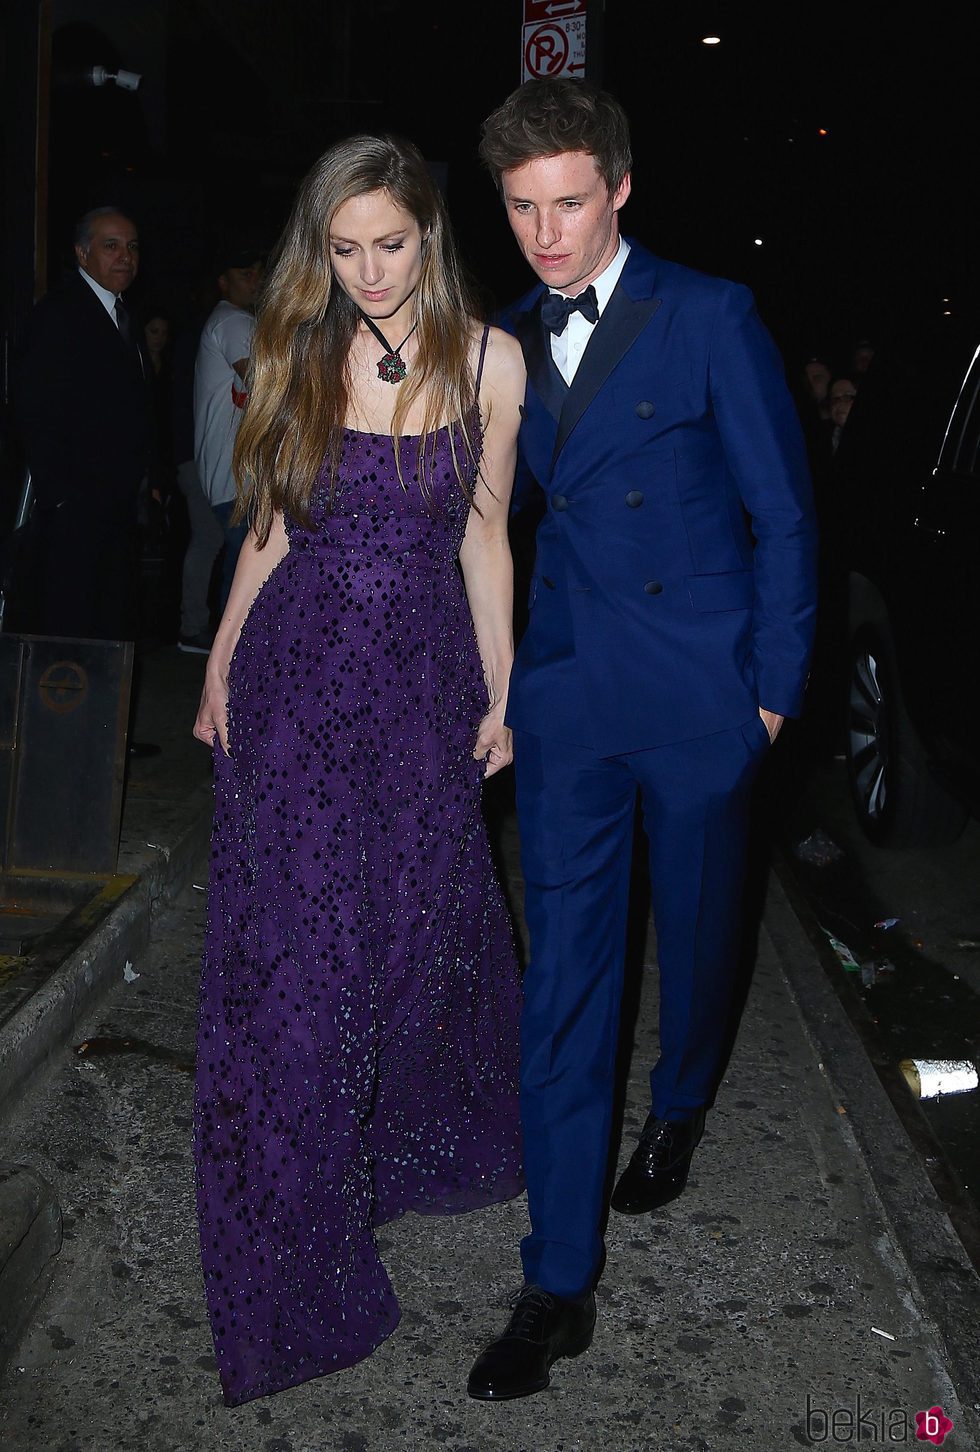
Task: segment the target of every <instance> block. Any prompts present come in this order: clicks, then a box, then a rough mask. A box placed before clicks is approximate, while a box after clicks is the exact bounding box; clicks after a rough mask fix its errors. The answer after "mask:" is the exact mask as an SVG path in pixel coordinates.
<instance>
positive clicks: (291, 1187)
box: [195, 429, 521, 1405]
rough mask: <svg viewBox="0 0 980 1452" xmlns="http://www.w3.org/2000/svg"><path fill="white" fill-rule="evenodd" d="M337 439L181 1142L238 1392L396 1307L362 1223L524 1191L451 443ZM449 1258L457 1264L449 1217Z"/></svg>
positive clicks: (243, 718) (224, 893) (236, 863)
mask: <svg viewBox="0 0 980 1452" xmlns="http://www.w3.org/2000/svg"><path fill="white" fill-rule="evenodd" d="M432 442H434V446H435V460H436V467H435V469H434V471H433V476H432V477H433V484H432V493H433V496H434V499H433V506H434V507H433V508H431V509H430V508H429V507H428V506H427V505H426V503H425V501H424V499H423V497H422V494H421V492H420V490H419V486H418V481H417V478H416V453H417V440H415V439H403V440H402V442H401V445H400V447H401V448H402V450H403V455H402V458H403V475H404V478H405V482H406V486H407V487H405V488H403V487H402V486H401V484H400V483H399V480H398V477H397V474H396V470H395V464H394V452H393V450H394V444H393V442H392V440H391V439H390V438H388V437H384V436H380V437H379V436H374V435H366V434H359V433H353V432H348V434H347V436H346V441H345V450H344V463H343V469H342V476H341V485H340V490H339V496H338V501H337V505H336V507H335V511H334V512H333V513H329V512H328V511H327V509H326V508H325V494H326V490H325V485H324V481H323V478H322V477H321V480H320V488H321V491H322V492H321V497H320V499H319V502H318V505H317V507H315V509H314V512H313V528H312V529H310V530H305V529H300V528H299V527H298V526H297V525H295V524H292V525H291V526H290V528H289V539H290V548H289V553H288V554H287V556H286V557H285V559H283V560H282V562H281V563H280V564H279V565H277V566H276V568H275V569H274V570H273V572H272V574H271V575H270V577H269V579H268V580H267V581H266V583H265V585H264V586H263V587H262V589H261V590H260V592H259V594H258V597H257V598H256V600H255V602H254V604H253V606H252V608H251V611H250V612H249V615H248V618H247V619H246V621H245V625H244V628H243V630H242V634H241V638H240V640H239V643H238V646H237V648H236V650H235V654H234V657H233V661H232V666H231V673H230V682H229V685H230V700H229V722H230V733H231V743H232V752H233V759H231V760H229V759H227V758H226V757H225V755H224V753H223V752H222V751H221V749H220V747H219V748H218V749H217V750H216V753H215V760H216V767H215V790H216V812H215V823H214V836H213V843H212V863H211V879H210V896H209V905H208V906H209V912H208V935H207V947H206V953H205V967H204V981H203V989H202V1001H201V1020H200V1038H199V1051H198V1070H197V1109H196V1116H195V1149H196V1157H197V1197H198V1213H199V1217H200V1228H201V1247H202V1258H203V1264H204V1277H205V1285H206V1292H207V1301H208V1309H209V1314H210V1317H211V1325H212V1330H213V1333H214V1342H215V1348H216V1353H217V1360H218V1368H219V1371H220V1374H221V1381H222V1386H223V1388H224V1394H225V1400H226V1401H227V1402H228V1403H229V1404H232V1405H235V1404H237V1403H239V1402H243V1401H247V1400H249V1399H251V1398H252V1397H257V1396H263V1395H265V1394H267V1393H269V1392H275V1391H278V1390H280V1389H281V1388H283V1387H287V1386H291V1385H294V1384H295V1383H297V1382H301V1381H305V1380H306V1379H307V1378H309V1377H314V1376H319V1375H321V1374H322V1373H324V1372H329V1371H336V1370H338V1369H339V1368H341V1367H345V1366H349V1365H351V1364H352V1363H353V1362H356V1361H358V1360H360V1359H361V1358H362V1357H364V1356H366V1355H367V1354H368V1353H369V1352H370V1351H372V1350H373V1349H374V1347H376V1346H377V1345H378V1343H379V1342H380V1341H382V1340H383V1339H384V1338H385V1337H386V1336H387V1335H389V1334H390V1332H391V1331H392V1330H393V1328H394V1326H395V1325H396V1323H397V1320H398V1306H397V1303H396V1301H395V1297H394V1294H393V1292H392V1288H391V1285H390V1283H389V1280H388V1277H387V1275H386V1273H385V1269H384V1266H383V1265H382V1264H381V1261H380V1259H379V1257H378V1252H377V1249H376V1247H375V1241H374V1235H373V1231H372V1227H373V1226H376V1225H379V1224H381V1223H383V1222H384V1221H387V1220H391V1219H393V1218H394V1217H395V1216H398V1215H401V1214H402V1213H403V1212H404V1211H405V1210H416V1211H419V1212H421V1213H422V1214H451V1213H454V1212H457V1211H462V1210H470V1209H473V1208H475V1207H477V1206H480V1205H486V1204H488V1203H490V1202H492V1201H497V1200H503V1199H507V1198H509V1197H511V1196H513V1195H514V1194H516V1193H517V1192H518V1191H519V1189H520V1187H521V1170H520V1145H519V1128H518V1122H519V1121H518V1106H517V1019H518V1008H519V982H518V971H517V964H516V959H515V952H514V946H513V940H512V936H511V932H510V925H509V920H508V918H507V914H506V910H505V906H504V901H503V898H502V894H501V891H500V887H499V885H498V883H497V881H496V878H495V876H494V871H493V868H492V865H491V860H490V855H489V851H488V844H487V839H486V834H485V831H484V827H483V822H482V818H481V813H480V782H481V778H482V767H481V765H480V764H479V763H477V762H476V761H474V760H473V758H472V750H473V745H474V742H475V739H476V730H477V725H478V722H479V720H480V717H481V715H482V714H483V711H484V710H485V709H486V689H485V686H484V683H483V674H482V670H481V666H480V660H479V657H478V654H477V649H476V642H475V638H474V634H473V626H472V622H471V619H470V614H469V609H468V606H467V602H466V596H465V591H464V588H463V584H462V581H461V579H460V576H459V574H458V571H457V567H456V556H457V553H458V550H459V546H460V543H461V541H462V537H463V530H464V527H465V524H466V517H467V513H468V504H467V502H466V500H465V499H464V498H463V496H462V495H461V493H460V491H459V488H458V486H457V484H456V483H455V479H454V476H453V469H452V460H451V454H450V443H449V432H448V430H446V429H443V430H440V431H439V432H438V433H437V434H436V435H434V436H433V440H432ZM460 1254H461V1256H463V1255H465V1242H464V1236H463V1232H461V1235H460Z"/></svg>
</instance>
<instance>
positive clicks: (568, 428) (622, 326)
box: [551, 282, 660, 468]
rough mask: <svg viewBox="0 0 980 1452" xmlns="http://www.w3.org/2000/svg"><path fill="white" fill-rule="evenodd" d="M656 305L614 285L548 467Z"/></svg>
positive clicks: (572, 390) (576, 379)
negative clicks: (630, 294) (632, 296)
mask: <svg viewBox="0 0 980 1452" xmlns="http://www.w3.org/2000/svg"><path fill="white" fill-rule="evenodd" d="M659 306H660V298H658V297H641V298H638V299H636V300H635V301H634V300H633V299H632V298H631V297H630V296H629V295H628V294H627V293H626V292H625V291H624V289H623V286H622V283H621V282H620V283H618V284H617V286H616V287H615V288H614V290H613V295H612V297H611V298H610V299H609V301H608V303H607V304H606V306H605V308H604V309H603V313H602V316H601V318H600V319H599V321H598V322H597V323H596V325H595V329H594V331H593V334H592V337H591V338H590V339H589V343H588V346H587V348H586V350H585V352H584V353H583V354H582V361H581V363H580V364H579V365H578V369H577V370H576V373H575V377H574V378H573V379H572V386H571V388H570V389H569V390H568V395H567V397H566V399H565V406H564V408H563V409H562V411H561V418H560V419H559V421H558V436H557V438H556V439H555V451H554V454H553V455H552V459H551V463H552V468H553V467H554V464H555V460H556V459H557V458H558V455H559V453H560V452H561V450H562V448H563V446H564V444H565V441H566V440H567V438H568V436H569V434H570V433H571V432H572V430H573V429H574V427H575V425H576V424H577V423H578V421H579V419H580V418H581V417H582V415H583V413H584V412H585V410H586V409H587V408H588V406H589V404H590V403H591V402H592V400H593V399H594V398H595V396H596V394H597V393H598V392H599V389H600V388H601V387H602V385H603V384H604V383H605V381H606V379H607V378H608V377H609V375H610V373H611V372H612V370H613V369H614V368H615V366H616V364H617V363H618V362H619V360H620V359H621V358H622V357H623V355H624V353H626V351H627V350H628V349H629V348H631V347H632V346H633V344H634V343H635V342H636V339H637V338H638V337H639V335H640V333H642V331H643V329H644V328H645V327H646V325H647V323H648V322H649V321H650V319H651V318H652V317H653V315H654V313H655V312H656V311H657V309H658V308H659Z"/></svg>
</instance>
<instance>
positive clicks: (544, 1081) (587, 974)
mask: <svg viewBox="0 0 980 1452" xmlns="http://www.w3.org/2000/svg"><path fill="white" fill-rule="evenodd" d="M768 749H769V736H768V732H767V730H766V727H765V725H764V724H763V722H762V720H761V719H760V718H759V717H758V716H755V717H753V718H752V719H751V720H749V721H748V722H746V723H745V724H743V725H741V726H737V727H735V728H733V729H731V730H727V731H720V732H716V733H714V734H712V735H710V736H704V737H700V738H698V739H696V740H692V741H680V742H674V743H671V744H669V745H665V746H659V747H656V748H655V749H652V750H648V751H636V752H630V753H628V754H626V755H623V756H617V757H600V756H597V755H596V754H595V752H594V751H591V750H590V749H588V748H586V747H582V746H578V745H572V744H570V743H568V742H562V741H553V740H550V739H544V738H542V737H539V736H533V735H530V734H529V733H527V732H522V731H519V732H515V764H516V772H517V810H518V821H519V825H520V834H521V864H522V872H523V877H524V883H525V917H526V921H527V926H528V932H529V936H530V950H531V951H530V963H529V966H528V969H527V972H526V974H525V977H524V1013H523V1019H522V1031H521V1058H522V1066H521V1103H522V1116H523V1129H524V1156H525V1169H526V1176H527V1192H528V1209H529V1214H530V1220H531V1233H530V1234H529V1235H528V1236H526V1237H525V1239H524V1240H523V1241H522V1244H521V1256H522V1260H523V1264H524V1275H525V1280H526V1281H527V1282H528V1283H536V1284H539V1285H542V1286H544V1288H545V1289H546V1290H548V1291H551V1292H552V1293H554V1294H555V1295H559V1296H578V1295H581V1294H583V1293H584V1292H585V1291H587V1290H588V1289H590V1288H591V1286H592V1284H593V1282H594V1280H595V1277H596V1275H597V1274H598V1272H599V1270H600V1269H601V1260H602V1254H603V1245H602V1238H601V1234H600V1225H601V1221H602V1215H603V1210H604V1203H603V1195H604V1189H605V1181H606V1173H607V1161H608V1155H609V1144H610V1133H611V1127H612V1126H611V1118H612V1101H613V1094H614V1071H615V1061H616V1049H617V1042H618V1035H619V1023H620V1004H621V998H622V989H623V972H624V961H623V960H624V953H625V946H626V930H627V909H628V898H629V886H630V873H631V856H632V842H633V821H634V810H635V805H636V794H637V790H639V792H640V798H641V802H642V808H643V820H644V826H645V828H646V832H647V837H648V839H649V843H650V883H651V891H652V906H653V916H654V923H655V926H656V932H657V954H658V962H659V971H660V1057H659V1060H658V1062H657V1064H656V1066H655V1068H654V1069H653V1071H652V1073H651V1076H650V1083H651V1092H652V1110H653V1112H654V1113H655V1114H656V1115H658V1116H664V1117H667V1118H684V1117H686V1116H687V1115H688V1114H690V1113H691V1111H692V1110H694V1109H696V1108H698V1107H699V1106H700V1105H702V1104H706V1103H708V1102H710V1099H711V1097H712V1095H713V1093H714V1090H715V1088H716V1084H717V1078H718V1075H719V1074H720V1072H721V1069H722V1068H723V1064H722V1059H723V1056H724V1052H725V1049H726V1047H727V1044H728V1042H729V1035H730V1012H731V1004H732V995H733V990H734V987H735V980H736V972H737V960H738V948H739V938H740V923H741V901H742V893H743V885H744V876H745V856H746V840H747V833H748V818H749V806H750V798H751V787H752V783H753V781H754V779H755V776H756V774H757V770H758V767H759V765H760V763H761V761H762V760H763V758H764V756H765V754H766V752H767V751H768Z"/></svg>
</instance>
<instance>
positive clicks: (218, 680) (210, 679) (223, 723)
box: [194, 661, 231, 756]
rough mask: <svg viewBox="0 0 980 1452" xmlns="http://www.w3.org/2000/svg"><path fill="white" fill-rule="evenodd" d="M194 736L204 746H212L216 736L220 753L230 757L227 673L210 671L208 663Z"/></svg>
mask: <svg viewBox="0 0 980 1452" xmlns="http://www.w3.org/2000/svg"><path fill="white" fill-rule="evenodd" d="M194 735H195V736H196V737H197V739H198V741H203V742H204V744H205V746H213V745H214V738H215V737H216V736H217V738H218V740H219V741H220V742H221V749H222V751H223V752H224V753H225V755H226V756H230V755H231V750H230V748H229V746H228V672H227V670H225V671H220V670H218V669H217V668H214V669H212V667H211V662H210V661H209V662H208V670H207V674H206V675H205V677H204V690H203V691H202V692H201V704H200V706H199V707H198V709H197V720H196V721H195V722H194Z"/></svg>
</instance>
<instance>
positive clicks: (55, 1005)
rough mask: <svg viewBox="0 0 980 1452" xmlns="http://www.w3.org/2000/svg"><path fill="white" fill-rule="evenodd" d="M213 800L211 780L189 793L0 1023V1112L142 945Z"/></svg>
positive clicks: (202, 836)
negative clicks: (172, 825) (104, 903)
mask: <svg viewBox="0 0 980 1452" xmlns="http://www.w3.org/2000/svg"><path fill="white" fill-rule="evenodd" d="M212 807H213V798H212V794H211V790H210V787H208V788H206V789H203V788H202V789H201V790H200V791H199V792H195V793H194V794H193V795H192V796H191V797H190V798H188V800H187V802H186V804H185V809H184V810H183V811H182V813H181V821H180V823H179V824H178V825H177V826H176V830H175V833H174V840H173V842H172V843H171V844H166V845H164V846H160V847H158V848H157V849H156V851H155V853H154V855H153V857H151V858H150V859H149V860H148V861H147V862H146V863H145V865H144V866H143V867H142V869H141V871H140V872H139V874H138V875H137V878H136V881H135V882H134V883H133V885H132V886H131V887H130V888H129V889H128V890H127V891H126V892H124V893H123V894H122V895H121V896H120V897H119V899H118V901H117V902H116V903H115V904H114V905H113V907H112V908H111V909H110V911H109V912H108V913H107V914H106V916H105V917H104V918H103V919H102V921H101V922H100V923H99V924H98V926H97V927H96V928H95V930H94V931H93V932H92V933H91V934H90V935H89V936H88V937H86V938H85V939H84V941H83V942H81V943H80V944H79V945H78V947H77V948H76V949H75V950H74V951H73V952H72V953H70V954H69V955H68V957H66V958H65V959H64V961H63V962H62V963H61V964H60V965H59V966H58V967H57V968H55V969H54V970H53V972H52V973H51V974H50V975H49V976H48V978H47V979H46V980H45V981H44V982H43V983H42V984H40V985H39V987H38V988H37V989H36V990H35V992H34V993H32V994H31V995H30V997H29V998H28V999H27V1000H26V1001H25V1002H24V1003H23V1004H22V1005H21V1006H20V1007H19V1008H18V1009H16V1010H15V1011H14V1013H13V1014H12V1015H11V1016H10V1018H9V1019H8V1020H7V1021H6V1023H4V1024H3V1025H2V1027H0V1114H3V1113H5V1112H6V1111H7V1110H9V1108H10V1107H11V1105H12V1104H13V1103H14V1102H15V1101H16V1100H17V1099H18V1098H19V1096H20V1095H21V1094H22V1093H23V1092H24V1090H25V1089H26V1088H27V1086H28V1085H29V1084H30V1083H31V1081H32V1079H33V1077H34V1076H35V1075H36V1074H37V1073H39V1072H41V1071H43V1070H44V1069H45V1068H46V1066H47V1065H48V1064H49V1063H50V1062H51V1060H52V1059H53V1057H54V1056H55V1055H56V1054H57V1053H59V1052H60V1051H61V1049H63V1048H64V1046H65V1045H66V1044H67V1043H68V1042H69V1041H70V1040H71V1038H72V1035H73V1033H74V1030H75V1027H76V1025H77V1024H78V1023H79V1022H80V1020H81V1019H82V1018H83V1017H84V1015H85V1014H86V1013H88V1012H89V1010H90V1009H91V1008H92V1007H93V1006H94V1005H95V1004H96V1003H97V1002H98V1001H99V999H100V998H101V997H102V995H103V994H104V993H105V992H106V990H107V989H108V988H109V986H110V985H111V984H112V982H113V981H114V979H115V978H117V977H118V976H119V975H121V974H122V972H123V968H124V966H125V964H126V962H127V961H128V962H135V961H136V959H137V958H138V957H139V955H140V953H142V952H143V950H144V949H145V948H146V945H147V942H148V940H149V935H150V924H151V921H152V918H153V914H154V913H155V912H156V911H157V910H158V909H159V908H161V907H164V906H166V904H167V903H168V902H170V901H171V900H172V899H173V898H174V897H176V896H177V894H178V893H179V892H180V891H181V890H182V889H183V888H184V887H186V885H187V883H188V882H189V881H190V876H191V872H192V870H193V867H194V863H195V862H196V861H197V860H198V859H199V857H200V854H201V853H202V851H203V850H204V849H205V847H206V846H207V841H208V835H209V833H210V829H211V814H212Z"/></svg>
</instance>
